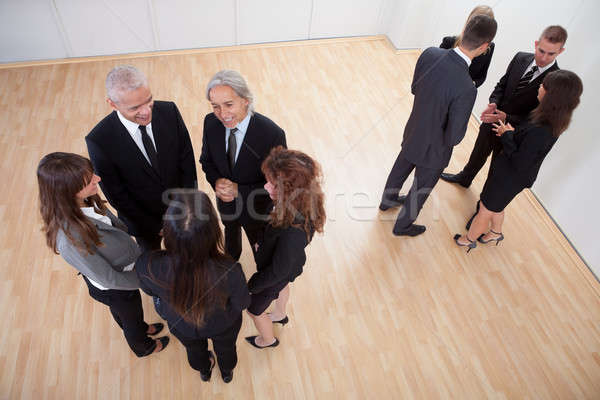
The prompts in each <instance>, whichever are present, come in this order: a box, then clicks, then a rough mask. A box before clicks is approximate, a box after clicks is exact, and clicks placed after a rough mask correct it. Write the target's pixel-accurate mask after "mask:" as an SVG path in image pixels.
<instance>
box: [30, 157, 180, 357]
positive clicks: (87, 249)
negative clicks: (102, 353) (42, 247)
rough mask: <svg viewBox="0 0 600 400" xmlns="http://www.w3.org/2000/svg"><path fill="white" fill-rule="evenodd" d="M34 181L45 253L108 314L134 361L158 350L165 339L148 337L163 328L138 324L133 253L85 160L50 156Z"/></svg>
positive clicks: (141, 321)
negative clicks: (74, 273) (72, 273)
mask: <svg viewBox="0 0 600 400" xmlns="http://www.w3.org/2000/svg"><path fill="white" fill-rule="evenodd" d="M37 178H38V186H39V195H40V212H41V214H42V220H43V222H44V227H43V231H44V233H45V235H46V243H47V244H48V247H50V248H51V249H52V250H53V251H54V252H55V253H56V254H60V255H61V256H62V257H63V258H64V259H65V261H67V262H68V263H69V264H71V265H72V266H73V267H75V269H77V270H78V271H79V272H80V273H81V275H82V277H83V280H84V281H85V283H86V285H87V286H88V290H89V293H90V296H91V297H92V298H93V299H95V300H97V301H99V302H101V303H103V304H105V305H107V306H108V307H109V308H110V312H111V314H112V316H113V317H114V319H115V321H116V322H117V324H119V326H120V327H121V328H122V329H123V333H124V335H125V338H126V339H127V343H128V344H129V347H131V350H133V352H134V353H135V354H136V355H137V356H138V357H143V356H147V355H149V354H152V353H156V352H159V351H161V350H162V349H164V348H165V347H166V346H167V344H168V343H169V338H168V337H167V336H163V337H161V338H159V339H157V340H153V339H151V338H150V337H148V335H156V334H158V333H159V332H160V331H161V330H162V329H163V324H161V323H156V324H152V325H148V324H147V323H146V322H144V311H143V309H142V299H141V296H140V292H139V290H138V288H139V280H138V279H137V276H136V274H135V272H134V271H132V268H133V265H134V262H135V260H136V258H137V257H138V255H139V254H140V253H139V248H138V246H137V244H136V243H135V242H134V241H133V239H132V238H131V236H129V235H128V234H127V232H126V227H125V225H124V224H123V223H122V222H121V221H120V220H119V219H118V218H117V217H115V216H114V215H113V214H112V213H111V212H110V211H109V210H108V209H107V208H106V206H105V204H104V203H105V202H104V201H103V200H102V199H101V198H100V196H99V195H98V182H100V177H98V176H97V175H94V171H93V168H92V163H91V162H90V160H88V159H87V158H84V157H82V156H80V155H77V154H72V153H50V154H48V155H46V156H45V157H44V158H42V160H41V161H40V163H39V165H38V169H37Z"/></svg>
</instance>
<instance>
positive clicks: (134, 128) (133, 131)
mask: <svg viewBox="0 0 600 400" xmlns="http://www.w3.org/2000/svg"><path fill="white" fill-rule="evenodd" d="M117 116H118V117H119V119H120V120H121V123H122V124H123V126H125V129H127V132H129V134H130V135H131V138H132V139H133V141H134V142H135V144H136V145H137V147H138V148H139V149H140V151H141V152H142V154H143V155H144V158H145V159H146V161H148V164H150V165H152V163H151V162H150V159H149V158H148V154H146V148H145V147H144V142H143V141H142V131H140V129H139V126H140V125H139V124H136V123H135V122H131V121H130V120H128V119H127V118H125V117H124V116H123V114H121V113H120V112H119V111H117ZM146 132H147V133H148V136H150V140H152V144H153V145H154V148H155V149H156V151H157V152H158V147H156V142H155V141H154V134H153V133H152V122H150V123H149V124H148V125H146Z"/></svg>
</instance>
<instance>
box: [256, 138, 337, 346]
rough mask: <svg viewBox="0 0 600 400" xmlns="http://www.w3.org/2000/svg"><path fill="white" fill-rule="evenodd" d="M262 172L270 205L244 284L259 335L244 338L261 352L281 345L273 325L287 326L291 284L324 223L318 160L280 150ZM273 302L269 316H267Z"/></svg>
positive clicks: (264, 163)
mask: <svg viewBox="0 0 600 400" xmlns="http://www.w3.org/2000/svg"><path fill="white" fill-rule="evenodd" d="M262 171H263V173H264V174H265V177H266V178H267V183H266V184H265V189H266V190H267V192H269V196H270V197H271V199H273V203H274V207H273V211H272V212H271V214H270V216H269V224H268V225H267V228H266V230H265V233H264V238H263V240H262V242H260V243H257V244H256V245H255V248H256V250H257V253H256V269H257V271H256V273H255V274H254V275H252V277H251V278H250V280H249V281H248V288H249V289H250V293H252V300H251V303H250V306H249V307H248V313H249V314H250V316H251V317H252V319H253V320H254V325H255V326H256V329H257V330H258V333H259V335H258V336H250V337H247V338H246V340H247V341H248V343H250V344H251V345H252V346H254V347H257V348H259V349H262V348H265V347H275V346H277V345H278V344H279V340H278V339H277V338H276V337H275V335H274V334H273V323H279V324H281V325H285V324H286V323H287V322H288V317H287V315H286V311H285V306H286V303H287V301H288V299H289V296H290V289H289V283H290V282H293V281H294V280H295V279H296V278H297V277H298V276H299V275H300V274H301V273H302V267H303V266H304V263H305V262H306V255H305V253H304V248H305V247H306V246H307V245H308V244H309V243H310V241H311V239H312V237H313V234H314V232H315V231H316V232H323V225H324V224H325V208H324V204H323V202H324V195H323V191H322V190H321V185H320V176H321V171H320V167H319V165H318V164H317V162H316V161H314V160H313V159H312V158H310V157H309V156H308V155H306V154H304V153H302V152H299V151H294V150H287V149H284V148H283V147H282V146H278V147H276V148H274V149H273V150H271V153H270V154H269V156H268V157H267V158H266V159H265V161H264V162H263V164H262ZM273 300H275V307H274V309H273V312H272V313H270V314H269V313H266V312H265V311H266V310H267V308H268V307H269V305H270V304H271V302H272V301H273Z"/></svg>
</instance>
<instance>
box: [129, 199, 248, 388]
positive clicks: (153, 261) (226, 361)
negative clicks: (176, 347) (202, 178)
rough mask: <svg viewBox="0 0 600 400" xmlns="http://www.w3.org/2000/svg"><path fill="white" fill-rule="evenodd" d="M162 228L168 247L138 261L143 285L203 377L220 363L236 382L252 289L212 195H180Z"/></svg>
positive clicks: (226, 375) (207, 377) (225, 378)
mask: <svg viewBox="0 0 600 400" xmlns="http://www.w3.org/2000/svg"><path fill="white" fill-rule="evenodd" d="M162 232H163V240H164V244H165V249H166V250H160V251H155V252H146V253H144V254H142V256H141V257H140V258H139V259H138V261H137V262H136V265H135V270H136V271H137V273H138V276H139V278H140V284H141V287H142V289H143V290H144V292H146V293H148V294H149V295H151V296H155V297H158V298H159V299H160V300H159V301H158V302H155V304H156V307H157V312H158V313H159V314H160V315H162V316H163V318H165V319H166V320H167V323H168V324H169V329H170V330H171V333H172V334H173V335H175V337H177V338H178V339H179V341H180V342H181V343H182V344H183V345H184V346H185V348H186V351H187V356H188V361H189V363H190V366H191V367H192V368H193V369H195V370H197V371H200V378H201V379H202V380H203V381H208V380H210V377H211V375H212V369H213V367H214V366H215V363H216V361H218V363H219V369H220V370H221V376H222V378H223V381H225V382H230V381H231V379H232V378H233V369H234V367H235V366H236V364H237V352H236V346H235V342H236V340H237V336H238V333H239V331H240V328H241V326H242V310H244V309H245V308H246V307H247V306H248V304H250V293H248V287H247V285H246V278H245V276H244V272H243V271H242V267H241V266H240V264H238V263H236V262H234V261H233V259H231V258H230V257H229V256H227V255H225V253H224V248H223V234H222V232H221V228H220V226H219V220H218V217H217V214H216V212H215V209H214V207H213V205H212V204H211V202H210V199H209V197H208V196H207V195H206V193H204V192H199V191H195V190H193V191H192V190H182V191H180V192H177V193H174V194H173V195H172V197H171V201H170V203H169V207H168V209H167V212H166V214H165V217H164V223H163V231H162ZM207 339H211V340H212V342H213V348H214V350H215V353H216V357H217V359H216V360H215V357H214V355H213V353H212V352H211V351H209V350H208V341H207Z"/></svg>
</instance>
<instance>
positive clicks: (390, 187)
mask: <svg viewBox="0 0 600 400" xmlns="http://www.w3.org/2000/svg"><path fill="white" fill-rule="evenodd" d="M413 169H414V170H415V179H414V181H413V184H412V187H411V188H410V190H409V192H408V194H407V196H406V201H405V202H404V206H403V207H402V209H401V210H400V213H399V214H398V218H397V219H396V223H395V225H394V231H395V232H396V231H401V230H403V229H405V228H407V227H408V226H409V225H410V224H412V223H413V222H415V220H416V219H417V216H418V215H419V212H420V211H421V208H423V205H424V204H425V201H426V200H427V198H428V197H429V193H431V191H432V190H433V187H434V186H435V184H436V183H437V181H438V180H439V179H440V174H441V173H442V171H443V168H427V167H422V166H419V165H415V164H413V163H411V162H410V161H408V160H407V159H406V158H404V156H403V155H402V153H400V154H398V157H397V158H396V162H395V163H394V166H393V167H392V170H391V171H390V174H389V176H388V178H387V181H386V183H385V190H384V192H383V200H386V199H390V198H394V197H395V196H396V195H398V192H399V191H400V189H401V188H402V185H403V184H404V182H405V181H406V179H407V178H408V176H409V175H410V173H411V172H412V170H413ZM383 200H382V201H383Z"/></svg>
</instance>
